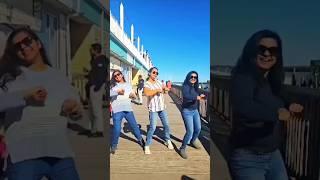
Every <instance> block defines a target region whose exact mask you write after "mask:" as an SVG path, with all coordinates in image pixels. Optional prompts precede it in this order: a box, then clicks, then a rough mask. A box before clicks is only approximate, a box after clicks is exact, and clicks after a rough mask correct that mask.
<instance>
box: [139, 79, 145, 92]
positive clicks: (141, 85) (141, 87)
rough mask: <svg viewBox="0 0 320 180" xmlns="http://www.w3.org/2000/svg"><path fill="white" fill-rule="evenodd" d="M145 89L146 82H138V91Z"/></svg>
mask: <svg viewBox="0 0 320 180" xmlns="http://www.w3.org/2000/svg"><path fill="white" fill-rule="evenodd" d="M143 87H144V80H143V79H139V81H138V89H139V90H141V89H143Z"/></svg>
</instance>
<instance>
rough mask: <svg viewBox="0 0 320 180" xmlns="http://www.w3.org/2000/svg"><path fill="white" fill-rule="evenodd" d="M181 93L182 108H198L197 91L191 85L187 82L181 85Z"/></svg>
mask: <svg viewBox="0 0 320 180" xmlns="http://www.w3.org/2000/svg"><path fill="white" fill-rule="evenodd" d="M182 95H183V99H182V108H187V109H190V110H195V109H198V107H199V102H198V100H197V96H199V93H198V92H197V91H196V90H195V88H194V87H193V86H190V85H188V84H185V85H183V87H182Z"/></svg>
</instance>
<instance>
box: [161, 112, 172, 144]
mask: <svg viewBox="0 0 320 180" xmlns="http://www.w3.org/2000/svg"><path fill="white" fill-rule="evenodd" d="M158 114H159V117H160V120H161V122H162V125H163V128H164V136H165V140H166V141H169V140H171V138H170V127H169V122H168V115H167V112H166V111H165V110H163V111H160V112H158Z"/></svg>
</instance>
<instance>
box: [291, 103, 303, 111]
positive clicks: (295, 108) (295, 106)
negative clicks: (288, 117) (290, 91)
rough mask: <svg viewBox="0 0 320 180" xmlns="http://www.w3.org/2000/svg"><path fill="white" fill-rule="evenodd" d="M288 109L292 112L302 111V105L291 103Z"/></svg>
mask: <svg viewBox="0 0 320 180" xmlns="http://www.w3.org/2000/svg"><path fill="white" fill-rule="evenodd" d="M289 111H290V112H292V113H301V112H302V111H303V106H302V105H300V104H297V103H292V104H290V106H289Z"/></svg>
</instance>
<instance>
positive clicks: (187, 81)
mask: <svg viewBox="0 0 320 180" xmlns="http://www.w3.org/2000/svg"><path fill="white" fill-rule="evenodd" d="M191 74H196V75H197V81H196V82H195V83H194V85H193V88H194V89H195V90H196V92H199V76H198V73H197V72H196V71H190V72H189V73H188V74H187V76H186V78H185V80H184V82H183V86H190V87H192V84H191V82H190V77H191ZM190 91H191V88H190Z"/></svg>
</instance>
